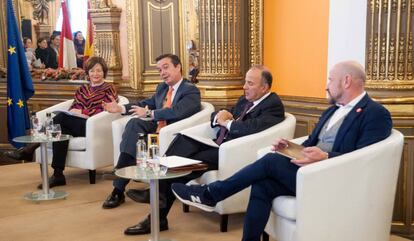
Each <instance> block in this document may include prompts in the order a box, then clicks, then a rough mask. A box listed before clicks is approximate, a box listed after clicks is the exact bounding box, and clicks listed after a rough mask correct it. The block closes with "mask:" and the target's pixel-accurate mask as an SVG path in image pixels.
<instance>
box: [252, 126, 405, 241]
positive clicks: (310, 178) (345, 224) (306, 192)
mask: <svg viewBox="0 0 414 241" xmlns="http://www.w3.org/2000/svg"><path fill="white" fill-rule="evenodd" d="M305 139H306V137H305V138H299V139H295V140H294V142H296V143H302V142H303V141H304V140H305ZM403 144H404V137H403V135H402V134H401V133H400V132H398V131H396V130H393V131H392V134H391V136H389V137H388V138H386V139H385V140H383V141H381V142H378V143H375V144H373V145H370V146H367V147H364V148H362V149H360V150H356V151H353V152H351V153H347V154H344V155H341V156H337V157H335V158H331V159H328V160H325V161H321V162H318V163H314V164H312V165H308V166H304V167H301V168H300V169H299V170H298V173H297V177H296V181H297V184H296V197H292V196H281V197H277V198H275V199H274V201H273V208H272V212H271V214H270V217H269V221H268V223H267V225H266V228H265V232H266V233H267V234H269V235H270V236H271V237H272V238H274V239H276V240H277V241H315V240H318V241H332V240H335V241H350V240H352V241H360V240H361V241H362V240H363V241H388V240H389V236H390V228H391V218H392V211H393V204H394V197H395V191H396V184H397V179H398V173H399V166H400V160H401V154H402V148H403ZM269 149H270V148H265V149H262V150H260V151H259V152H258V155H259V156H263V155H264V154H266V153H267V152H269ZM263 240H268V236H267V235H266V234H264V239H263Z"/></svg>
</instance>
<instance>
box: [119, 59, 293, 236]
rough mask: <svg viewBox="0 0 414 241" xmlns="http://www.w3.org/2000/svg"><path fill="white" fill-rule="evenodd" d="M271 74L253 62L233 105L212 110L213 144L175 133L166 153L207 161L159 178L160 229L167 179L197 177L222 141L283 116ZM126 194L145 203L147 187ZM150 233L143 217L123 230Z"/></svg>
mask: <svg viewBox="0 0 414 241" xmlns="http://www.w3.org/2000/svg"><path fill="white" fill-rule="evenodd" d="M272 79H273V78H272V75H271V73H270V72H269V71H268V70H267V68H265V67H264V66H261V65H257V66H253V67H252V68H250V70H249V71H248V72H247V73H246V78H245V84H244V86H243V89H244V93H245V95H244V96H242V97H240V99H239V100H238V102H237V103H236V106H235V107H234V108H233V109H232V110H230V111H228V110H224V109H223V110H220V111H217V112H214V113H212V115H211V127H212V128H213V127H216V126H217V127H219V128H220V130H219V131H218V133H217V138H216V139H215V140H214V141H215V142H216V144H217V146H209V145H207V144H204V143H201V142H198V141H196V140H194V139H192V138H190V137H188V136H185V135H181V134H178V135H177V137H176V138H175V139H174V140H173V141H172V143H171V145H170V146H169V147H168V150H167V151H166V155H167V156H172V155H176V156H182V157H187V158H192V159H196V160H200V161H203V162H204V163H206V164H208V169H207V170H203V171H193V172H192V173H191V174H190V175H187V176H185V177H180V178H175V179H167V180H160V182H159V192H160V230H161V231H163V230H167V229H168V221H167V215H168V213H169V211H170V209H171V207H172V205H173V203H174V200H175V196H174V195H173V193H172V192H171V183H174V182H180V183H186V182H188V181H190V180H193V179H195V178H198V177H200V176H201V175H202V174H203V173H204V172H206V171H208V170H217V168H218V157H219V154H218V152H219V148H218V146H220V145H221V144H222V143H223V142H225V141H229V140H232V139H236V138H239V137H242V136H246V135H250V134H254V133H258V132H260V131H263V130H265V129H267V128H269V127H272V126H274V125H276V124H278V123H280V122H282V121H283V120H284V119H285V110H284V106H283V104H282V101H281V100H280V98H279V96H278V95H277V94H275V93H272V92H271V91H270V90H271V86H272ZM127 195H128V196H129V197H131V199H133V200H135V201H138V202H144V203H149V194H148V191H147V190H144V191H140V190H128V192H127ZM147 233H150V219H149V217H147V218H145V219H144V220H143V221H142V222H140V223H138V224H137V225H134V226H131V227H129V228H127V229H126V230H125V234H127V235H139V234H147Z"/></svg>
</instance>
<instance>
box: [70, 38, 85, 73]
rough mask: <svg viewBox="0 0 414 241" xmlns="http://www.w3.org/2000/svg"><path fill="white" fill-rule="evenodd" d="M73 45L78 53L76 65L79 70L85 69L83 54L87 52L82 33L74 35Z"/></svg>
mask: <svg viewBox="0 0 414 241" xmlns="http://www.w3.org/2000/svg"><path fill="white" fill-rule="evenodd" d="M73 43H74V45H75V51H76V65H77V66H78V68H83V52H84V51H85V38H84V37H83V35H82V32H81V31H77V32H75V33H74V34H73Z"/></svg>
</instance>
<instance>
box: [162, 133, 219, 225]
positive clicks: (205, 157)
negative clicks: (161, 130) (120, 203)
mask: <svg viewBox="0 0 414 241" xmlns="http://www.w3.org/2000/svg"><path fill="white" fill-rule="evenodd" d="M218 150H219V149H218V148H216V147H211V146H208V145H205V144H203V143H200V142H198V141H195V140H193V139H191V138H189V137H186V136H183V135H180V134H178V135H177V136H176V137H175V139H174V140H173V142H172V143H171V145H170V146H169V147H168V150H167V151H166V153H165V154H166V155H167V156H174V155H175V156H182V157H188V158H192V159H196V160H200V161H203V162H205V163H207V164H208V166H209V168H208V169H207V170H203V171H194V172H192V173H190V174H189V175H187V176H184V177H178V178H173V179H164V180H160V181H159V192H160V195H164V196H165V198H166V206H165V207H161V208H160V218H167V215H168V213H169V211H170V209H171V207H172V205H173V203H174V201H175V196H174V194H173V192H172V190H171V184H173V183H187V182H189V181H191V180H193V179H195V178H198V177H200V176H201V175H202V174H203V173H204V172H206V171H209V170H217V168H218Z"/></svg>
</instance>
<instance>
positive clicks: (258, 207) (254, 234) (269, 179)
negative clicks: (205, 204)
mask: <svg viewBox="0 0 414 241" xmlns="http://www.w3.org/2000/svg"><path fill="white" fill-rule="evenodd" d="M298 169H299V167H298V166H297V165H295V164H292V163H291V162H290V159H289V158H286V157H284V156H281V155H279V154H274V153H269V154H267V155H266V156H264V157H262V158H261V159H259V160H257V161H256V162H254V163H252V164H250V165H248V166H246V167H244V168H243V169H241V170H240V171H238V172H237V173H235V174H234V175H233V176H231V177H229V178H227V179H226V180H223V181H217V182H213V183H211V184H209V186H208V187H209V190H210V192H211V195H212V197H213V198H214V200H215V201H217V202H219V201H221V200H224V199H226V198H227V197H229V196H231V195H233V194H235V193H238V192H239V191H241V190H243V189H245V188H247V187H249V186H252V189H251V193H250V200H249V204H248V206H247V212H246V216H245V219H244V229H243V240H244V241H247V240H249V241H250V240H251V241H259V240H260V235H261V234H262V233H263V230H264V228H265V226H266V223H267V220H268V219H269V214H270V210H271V208H272V201H273V199H274V198H276V197H278V196H282V195H291V196H293V195H295V194H296V173H297V171H298Z"/></svg>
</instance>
